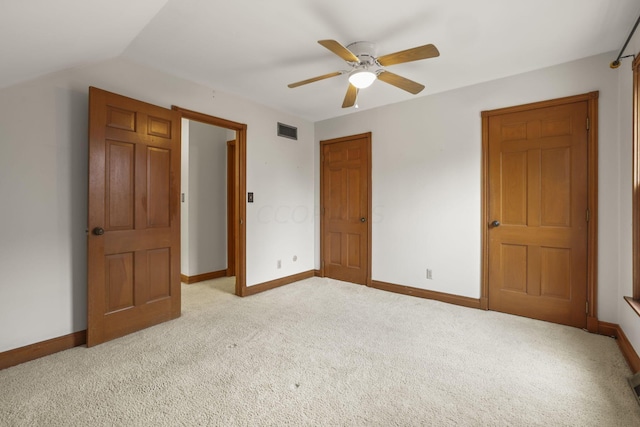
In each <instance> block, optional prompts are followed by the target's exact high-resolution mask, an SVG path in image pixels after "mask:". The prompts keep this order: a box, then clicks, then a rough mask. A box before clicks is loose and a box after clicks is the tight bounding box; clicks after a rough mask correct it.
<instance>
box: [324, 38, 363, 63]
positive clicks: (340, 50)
mask: <svg viewBox="0 0 640 427" xmlns="http://www.w3.org/2000/svg"><path fill="white" fill-rule="evenodd" d="M318 43H320V44H321V45H322V46H324V47H326V48H327V49H329V50H330V51H331V52H333V53H335V54H336V55H338V56H339V57H340V58H342V59H344V60H345V61H348V62H360V60H359V59H358V57H357V56H355V55H354V54H353V53H352V52H351V51H350V50H349V49H347V48H346V47H344V46H342V45H341V44H340V43H338V42H337V41H335V40H318Z"/></svg>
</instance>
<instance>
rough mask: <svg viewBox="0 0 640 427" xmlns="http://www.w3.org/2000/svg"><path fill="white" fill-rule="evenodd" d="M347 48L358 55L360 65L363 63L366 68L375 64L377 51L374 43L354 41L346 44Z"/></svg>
mask: <svg viewBox="0 0 640 427" xmlns="http://www.w3.org/2000/svg"><path fill="white" fill-rule="evenodd" d="M347 49H349V50H350V51H351V52H352V53H353V54H354V55H355V56H357V57H358V59H359V60H360V65H364V66H365V67H366V68H369V67H371V66H374V65H377V64H376V58H377V56H378V51H377V49H376V45H375V44H373V43H371V42H354V43H351V44H349V45H347ZM354 65H355V66H357V65H358V64H355V63H354Z"/></svg>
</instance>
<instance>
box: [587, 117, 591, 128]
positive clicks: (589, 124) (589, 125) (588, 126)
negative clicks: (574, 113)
mask: <svg viewBox="0 0 640 427" xmlns="http://www.w3.org/2000/svg"><path fill="white" fill-rule="evenodd" d="M589 128H591V123H590V122H589V117H587V130H589Z"/></svg>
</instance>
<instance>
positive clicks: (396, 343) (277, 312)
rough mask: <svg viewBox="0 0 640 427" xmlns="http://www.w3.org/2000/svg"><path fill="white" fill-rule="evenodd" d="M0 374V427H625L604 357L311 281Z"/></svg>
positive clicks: (614, 378)
mask: <svg viewBox="0 0 640 427" xmlns="http://www.w3.org/2000/svg"><path fill="white" fill-rule="evenodd" d="M182 289H183V314H182V317H181V318H180V319H177V320H174V321H171V322H168V323H165V324H162V325H158V326H155V327H153V328H149V329H147V330H144V331H141V332H139V333H136V334H132V335H129V336H126V337H124V338H120V339H117V340H115V341H112V342H109V343H106V344H103V345H100V346H97V347H94V348H91V349H87V348H84V347H78V348H75V349H71V350H68V351H65V352H62V353H58V354H55V355H52V356H48V357H46V358H43V359H39V360H35V361H33V362H29V363H25V364H23V365H20V366H16V367H13V368H9V369H5V370H3V371H0V425H2V426H116V425H117V426H124V425H126V426H137V425H144V426H163V425H166V426H176V425H215V426H218V425H219V426H263V425H265V426H266V425H268V426H304V425H331V426H429V425H434V426H448V425H462V426H480V425H482V426H484V425H491V426H640V407H639V406H638V404H637V403H636V401H635V399H634V397H633V394H632V391H631V389H630V388H629V386H628V384H627V382H626V377H627V376H630V372H629V370H628V368H627V366H626V364H625V361H624V359H623V358H622V356H621V354H620V352H619V350H618V348H617V345H616V342H615V341H614V340H613V339H611V338H607V337H603V336H598V335H592V334H589V333H587V332H584V331H582V330H580V329H575V328H570V327H565V326H559V325H554V324H550V323H545V322H539V321H535V320H530V319H525V318H520V317H516V316H509V315H505V314H501V313H495V312H485V311H480V310H474V309H467V308H463V307H458V306H454V305H448V304H443V303H439V302H435V301H429V300H425V299H420V298H414V297H408V296H403V295H396V294H392V293H388V292H383V291H379V290H375V289H370V288H366V287H363V286H358V285H352V284H348V283H343V282H338V281H334V280H329V279H321V278H312V279H308V280H304V281H301V282H298V283H295V284H291V285H288V286H285V287H282V288H278V289H274V290H272V291H269V292H265V293H262V294H258V295H254V296H251V297H248V298H244V299H242V298H238V297H235V296H234V295H232V290H233V284H232V283H230V282H229V281H228V280H226V281H225V280H222V281H209V282H202V283H198V284H193V285H183V288H182Z"/></svg>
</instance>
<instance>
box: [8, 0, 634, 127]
mask: <svg viewBox="0 0 640 427" xmlns="http://www.w3.org/2000/svg"><path fill="white" fill-rule="evenodd" d="M639 14H640V2H638V1H637V0H484V1H478V0H392V1H388V2H382V1H372V0H369V1H364V0H349V1H346V0H272V1H261V0H228V1H224V2H222V1H214V0H110V1H108V2H106V1H103V0H56V1H51V0H1V1H0V88H1V87H7V86H10V85H12V84H15V83H18V82H21V81H25V80H28V79H31V78H34V77H36V76H39V75H43V74H46V73H49V72H52V71H57V70H61V69H64V68H68V67H72V66H76V65H80V64H87V63H92V62H97V61H101V60H104V59H109V58H114V57H118V56H123V57H125V58H127V59H129V60H132V61H136V62H139V63H142V64H146V65H148V66H151V67H153V68H156V69H159V70H162V71H165V72H168V73H171V74H175V75H178V76H181V77H184V78H187V79H189V80H192V81H195V82H198V83H202V84H204V85H207V86H209V87H211V88H213V89H214V90H219V91H223V92H228V93H233V94H236V95H239V96H242V97H245V98H249V99H252V100H254V101H256V102H259V103H262V104H265V105H269V106H271V107H274V108H276V109H279V110H282V111H286V112H290V113H292V114H295V115H298V116H301V117H304V118H307V119H309V120H312V121H317V120H322V119H326V118H330V117H335V116H339V115H342V114H349V113H352V112H354V111H357V110H354V109H353V108H350V109H342V108H341V104H342V100H343V98H344V94H345V92H346V88H347V76H345V75H343V76H339V77H334V78H331V79H327V80H323V81H320V82H316V83H312V84H309V85H306V86H301V87H299V88H296V89H289V88H288V87H287V84H288V83H292V82H296V81H299V80H304V79H307V78H310V77H315V76H318V75H322V74H326V73H330V72H333V71H339V70H344V69H347V67H345V65H346V64H345V62H344V61H343V60H342V59H340V58H339V57H338V56H336V55H334V54H333V53H331V52H329V51H328V50H326V49H325V48H324V47H322V46H320V45H319V44H318V43H317V40H321V39H335V40H337V41H339V42H340V43H342V44H343V45H347V44H349V43H351V42H354V41H362V40H366V41H371V42H374V43H376V45H377V47H378V54H380V55H383V54H387V53H392V52H396V51H399V50H404V49H407V48H412V47H416V46H420V45H423V44H427V43H433V44H435V45H436V46H437V47H438V49H439V50H440V57H438V58H433V59H428V60H423V61H417V62H412V63H408V64H399V65H394V66H392V67H389V70H390V71H393V72H394V73H396V74H400V75H402V76H404V77H407V78H409V79H412V80H415V81H417V82H419V83H422V84H424V85H425V86H426V89H425V90H424V91H422V92H421V93H420V94H419V95H411V94H409V93H407V92H404V91H402V90H400V89H397V88H395V87H393V86H390V85H388V84H386V83H384V82H381V81H377V82H375V83H374V84H373V86H371V87H370V88H368V89H365V90H362V91H361V92H360V95H359V98H358V104H359V107H360V109H361V110H362V109H369V108H373V107H377V106H381V105H385V104H390V103H395V102H400V101H404V100H408V99H411V98H412V97H414V96H424V95H428V94H432V93H435V92H441V91H445V90H449V89H454V88H457V87H462V86H467V85H471V84H475V83H479V82H482V81H488V80H493V79H497V78H501V77H505V76H509V75H513V74H518V73H522V72H526V71H529V70H534V69H538V68H542V67H546V66H550V65H554V64H559V63H562V62H567V61H571V60H574V59H579V58H583V57H586V56H591V55H595V54H598V53H602V52H608V51H616V53H617V51H618V50H619V49H620V48H621V47H622V44H623V43H624V41H625V40H626V38H627V35H628V34H629V31H630V30H631V28H632V27H633V24H634V23H635V21H636V19H637V18H638V15H639ZM613 59H615V58H614V57H612V58H611V60H613Z"/></svg>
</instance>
